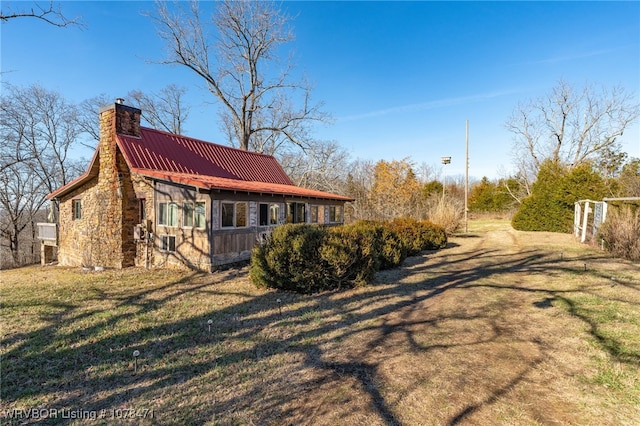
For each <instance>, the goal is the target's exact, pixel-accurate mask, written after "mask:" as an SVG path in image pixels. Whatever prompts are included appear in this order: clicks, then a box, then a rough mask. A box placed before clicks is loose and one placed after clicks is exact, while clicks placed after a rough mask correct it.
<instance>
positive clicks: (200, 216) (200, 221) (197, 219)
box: [193, 201, 206, 228]
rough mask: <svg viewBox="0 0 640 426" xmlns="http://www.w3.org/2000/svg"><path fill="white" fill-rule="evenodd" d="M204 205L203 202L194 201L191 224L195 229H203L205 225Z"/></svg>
mask: <svg viewBox="0 0 640 426" xmlns="http://www.w3.org/2000/svg"><path fill="white" fill-rule="evenodd" d="M205 212H206V209H205V204H204V201H196V211H195V212H194V218H193V224H194V226H195V227H196V228H204V225H205Z"/></svg>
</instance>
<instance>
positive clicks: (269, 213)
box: [259, 203, 280, 226]
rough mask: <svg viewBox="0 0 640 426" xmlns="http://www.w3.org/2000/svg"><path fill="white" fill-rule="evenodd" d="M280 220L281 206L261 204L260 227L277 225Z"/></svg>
mask: <svg viewBox="0 0 640 426" xmlns="http://www.w3.org/2000/svg"><path fill="white" fill-rule="evenodd" d="M278 220H280V205H279V204H275V203H274V204H260V222H259V223H260V226H269V225H277V224H278Z"/></svg>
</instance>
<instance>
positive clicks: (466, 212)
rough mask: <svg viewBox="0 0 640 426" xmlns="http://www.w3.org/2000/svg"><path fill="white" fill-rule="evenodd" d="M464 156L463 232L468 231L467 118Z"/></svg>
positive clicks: (467, 122)
mask: <svg viewBox="0 0 640 426" xmlns="http://www.w3.org/2000/svg"><path fill="white" fill-rule="evenodd" d="M465 127H466V132H465V133H466V138H465V139H466V151H467V152H466V157H465V175H464V233H465V234H466V233H467V232H469V120H467V121H466V126H465Z"/></svg>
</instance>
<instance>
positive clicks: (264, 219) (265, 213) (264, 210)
mask: <svg viewBox="0 0 640 426" xmlns="http://www.w3.org/2000/svg"><path fill="white" fill-rule="evenodd" d="M258 224H259V225H260V226H267V225H269V204H260V217H259V220H258Z"/></svg>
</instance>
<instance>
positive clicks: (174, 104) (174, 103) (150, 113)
mask: <svg viewBox="0 0 640 426" xmlns="http://www.w3.org/2000/svg"><path fill="white" fill-rule="evenodd" d="M186 91H187V89H186V88H184V87H179V86H177V85H175V84H170V85H168V86H166V87H165V88H163V89H161V90H160V91H159V92H158V93H149V94H146V93H144V92H141V91H140V90H132V91H131V92H129V94H128V95H127V96H128V97H129V98H130V99H132V100H133V102H132V105H133V106H135V107H137V108H140V110H141V111H142V119H143V120H144V121H145V122H146V123H148V124H149V126H150V127H153V128H154V129H158V130H165V131H167V132H169V133H175V134H177V135H181V134H183V132H184V131H185V129H184V127H183V126H184V122H185V121H186V120H187V118H188V117H189V112H190V109H191V108H190V107H189V106H188V105H186V104H185V102H184V99H183V97H184V94H185V93H186Z"/></svg>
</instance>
